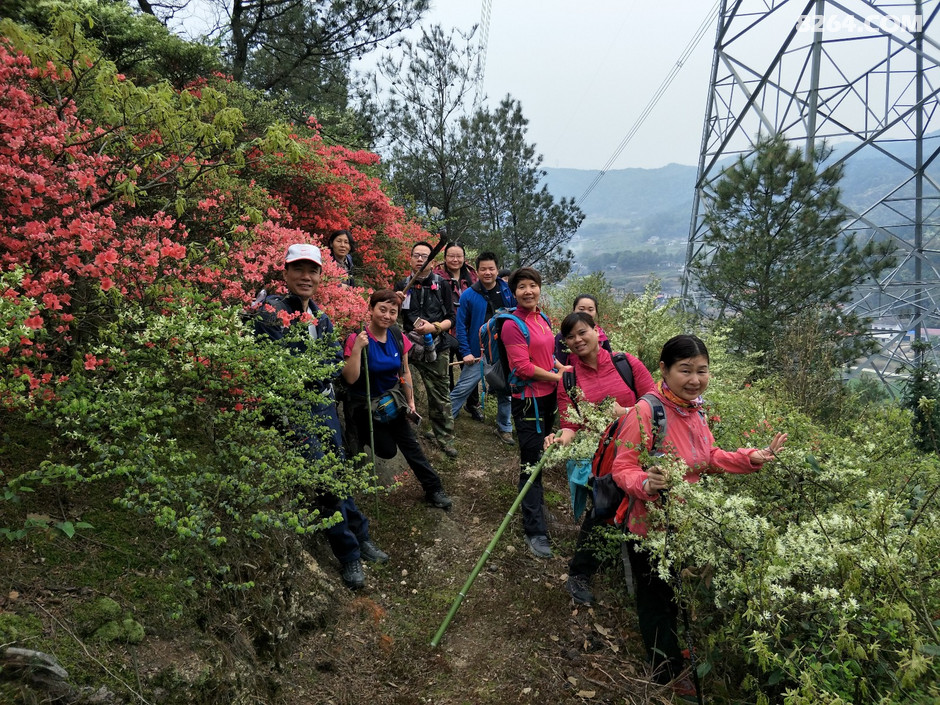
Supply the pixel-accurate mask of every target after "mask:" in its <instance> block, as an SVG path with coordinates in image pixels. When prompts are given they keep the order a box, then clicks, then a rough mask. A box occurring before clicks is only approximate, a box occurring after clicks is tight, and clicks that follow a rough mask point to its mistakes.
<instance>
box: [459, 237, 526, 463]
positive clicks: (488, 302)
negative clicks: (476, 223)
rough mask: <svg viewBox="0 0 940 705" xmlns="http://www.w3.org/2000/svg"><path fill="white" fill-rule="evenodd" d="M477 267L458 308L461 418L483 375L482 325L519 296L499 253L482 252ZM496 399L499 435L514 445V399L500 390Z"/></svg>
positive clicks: (509, 306) (502, 439)
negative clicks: (504, 276)
mask: <svg viewBox="0 0 940 705" xmlns="http://www.w3.org/2000/svg"><path fill="white" fill-rule="evenodd" d="M476 269H477V277H479V280H478V281H477V282H476V283H475V284H474V285H473V286H471V287H470V288H469V289H467V290H466V291H464V292H463V294H461V295H460V306H459V308H458V309H457V344H458V345H459V348H460V353H459V356H460V358H461V359H462V360H463V362H464V366H463V371H462V372H461V373H460V379H459V380H457V384H455V385H454V389H453V391H452V392H451V393H450V403H451V407H452V409H453V415H454V418H457V414H459V413H460V408H461V407H462V406H463V405H464V402H465V401H466V400H467V397H469V396H470V393H471V392H472V391H473V390H474V389H476V388H477V385H478V384H479V383H480V379H481V377H482V376H483V370H482V368H481V366H480V352H481V351H480V327H481V326H482V325H483V324H484V323H486V322H487V321H488V320H490V318H492V317H493V314H494V313H495V312H496V311H497V309H501V308H512V307H514V306H515V305H516V298H515V297H514V296H513V295H512V292H511V291H510V290H509V285H508V284H507V283H506V282H504V281H503V280H502V279H500V278H499V261H498V260H497V259H496V255H495V254H493V253H492V252H482V253H480V255H479V257H477V267H476ZM496 401H497V409H498V411H497V414H496V434H497V435H498V436H499V439H500V440H501V441H502V442H503V443H506V444H507V445H513V440H512V402H511V400H510V398H509V393H508V392H497V393H496Z"/></svg>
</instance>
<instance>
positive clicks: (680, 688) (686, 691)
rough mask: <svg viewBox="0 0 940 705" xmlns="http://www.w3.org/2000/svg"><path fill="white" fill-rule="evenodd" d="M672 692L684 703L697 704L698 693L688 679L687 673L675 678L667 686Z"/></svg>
mask: <svg viewBox="0 0 940 705" xmlns="http://www.w3.org/2000/svg"><path fill="white" fill-rule="evenodd" d="M669 687H670V688H672V692H673V693H675V694H676V695H677V696H678V697H679V698H680V699H681V700H684V701H685V702H691V703H694V702H697V697H696V696H697V695H698V691H697V690H695V683H693V682H692V679H691V678H689V676H688V672H686V673H685V674H683V675H681V676H679V677H678V678H676V679H675V680H674V681H672V683H670V684H669Z"/></svg>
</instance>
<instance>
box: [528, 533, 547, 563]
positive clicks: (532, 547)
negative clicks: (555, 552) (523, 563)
mask: <svg viewBox="0 0 940 705" xmlns="http://www.w3.org/2000/svg"><path fill="white" fill-rule="evenodd" d="M525 545H526V546H528V547H529V551H531V552H532V555H533V556H535V557H536V558H551V557H552V547H551V546H550V545H549V543H548V536H545V535H544V534H536V535H535V536H526V537H525Z"/></svg>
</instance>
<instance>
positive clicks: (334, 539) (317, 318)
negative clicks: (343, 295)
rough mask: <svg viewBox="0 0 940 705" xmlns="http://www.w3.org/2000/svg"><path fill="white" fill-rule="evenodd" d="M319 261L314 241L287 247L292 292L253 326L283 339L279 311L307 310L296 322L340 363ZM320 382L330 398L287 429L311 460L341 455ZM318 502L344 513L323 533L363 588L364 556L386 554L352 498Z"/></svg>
mask: <svg viewBox="0 0 940 705" xmlns="http://www.w3.org/2000/svg"><path fill="white" fill-rule="evenodd" d="M322 264H323V260H322V259H321V256H320V248H318V247H315V246H314V245H304V244H297V245H291V246H290V247H289V248H288V249H287V256H286V257H285V258H284V283H285V284H286V285H287V289H288V290H289V291H290V294H289V295H288V296H281V295H279V294H272V295H270V296H266V297H265V298H264V300H263V302H262V303H261V304H260V305H259V306H258V310H259V311H260V316H259V317H258V318H257V319H256V321H255V330H256V332H258V333H263V334H264V335H267V336H268V337H269V338H271V339H272V340H283V339H284V337H285V335H286V334H287V331H288V328H286V327H285V326H284V324H283V322H282V320H281V319H280V318H278V313H279V312H281V311H283V312H286V313H288V314H291V315H293V314H298V313H307V314H309V315H310V319H309V322H308V323H306V324H298V325H306V326H307V330H308V335H309V336H310V337H311V338H313V339H315V340H319V339H326V340H329V341H330V345H331V348H333V349H334V353H333V354H334V361H335V362H337V363H339V362H341V361H342V359H343V357H342V350H341V348H340V345H339V342H338V341H336V340H335V338H334V336H333V322H332V321H330V319H329V317H328V316H327V315H326V314H325V313H323V312H322V311H320V309H319V308H318V307H317V305H316V304H315V303H314V302H313V297H314V296H315V295H316V293H317V288H318V287H319V285H320V274H321V268H322ZM285 344H286V345H287V346H288V347H289V348H291V349H292V351H294V352H296V353H298V354H302V353H306V352H307V346H306V344H305V343H303V342H302V341H296V342H285ZM318 384H319V388H318V390H317V391H319V392H321V393H322V394H323V395H324V396H326V398H327V399H328V400H329V401H327V402H326V403H311V404H310V406H309V413H310V421H311V424H310V427H303V426H295V427H293V428H292V429H291V430H292V431H293V433H294V434H295V435H296V437H297V438H298V439H300V440H299V442H300V446H301V447H300V451H301V453H302V454H303V456H304V457H305V458H306V459H307V460H308V461H311V462H316V461H317V460H319V459H321V458H322V457H323V456H324V454H325V452H328V451H333V452H335V453H336V454H337V455H339V456H341V457H342V456H343V441H342V434H341V431H340V424H339V415H338V414H337V413H336V402H335V401H334V398H333V385H332V383H331V382H330V381H329V380H323V381H321V382H319V383H318ZM317 427H321V428H322V427H326V429H327V430H328V432H329V434H328V435H329V436H330V437H329V445H330V446H332V447H331V448H327V449H326V450H324V449H323V447H322V446H321V442H320V438H319V436H318V434H317V432H316V429H317ZM316 504H317V505H318V506H317V508H318V509H319V510H320V511H321V513H323V514H325V515H330V514H333V513H335V512H339V513H340V514H341V515H342V517H343V520H342V521H341V522H339V523H338V524H335V525H333V526H332V527H330V528H329V529H326V530H325V532H324V533H325V534H326V538H327V540H328V541H329V544H330V548H331V549H332V550H333V555H335V556H336V558H337V560H338V561H339V562H340V563H341V564H342V576H343V582H344V583H345V584H346V585H347V587H349V588H351V589H353V590H356V589H359V588H361V587H363V586H364V585H365V574H364V572H363V570H362V560H366V561H369V562H372V563H385V562H387V561H388V554H386V553H385V552H384V551H382V550H381V549H380V548H379V547H378V546H376V545H375V544H374V543H373V542H372V539H371V538H370V537H369V520H368V519H367V518H366V517H365V515H364V514H363V513H362V512H361V511H360V510H359V508H358V507H357V506H356V503H355V501H353V498H352V497H346V498H345V499H340V498H338V497H336V496H334V495H332V494H329V493H325V494H323V495H321V496H319V497H318V498H317V500H316Z"/></svg>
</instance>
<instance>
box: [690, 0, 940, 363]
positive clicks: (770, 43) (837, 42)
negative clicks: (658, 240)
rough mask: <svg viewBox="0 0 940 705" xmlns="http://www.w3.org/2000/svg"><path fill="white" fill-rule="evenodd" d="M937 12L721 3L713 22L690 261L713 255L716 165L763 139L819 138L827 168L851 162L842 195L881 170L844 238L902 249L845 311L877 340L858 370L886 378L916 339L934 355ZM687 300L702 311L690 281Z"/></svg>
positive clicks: (815, 1)
mask: <svg viewBox="0 0 940 705" xmlns="http://www.w3.org/2000/svg"><path fill="white" fill-rule="evenodd" d="M938 12H940V0H931V1H929V2H864V1H862V0H842V1H841V2H836V1H834V0H781V1H776V2H775V1H772V0H763V1H761V0H732V1H731V2H729V1H728V0H722V6H721V12H720V14H719V20H718V32H717V38H716V41H715V51H714V56H713V63H712V70H711V85H710V90H709V94H708V103H707V109H706V115H705V125H704V130H703V136H702V148H701V154H700V159H699V166H698V179H697V182H696V193H695V198H694V202H693V211H692V223H691V226H690V232H689V243H688V251H687V254H686V264H687V265H688V263H689V262H691V261H692V260H693V259H695V258H696V257H698V256H705V257H707V256H708V255H709V252H707V251H706V250H705V245H704V243H703V239H702V238H703V235H704V234H705V230H704V226H703V215H704V214H705V213H706V212H707V209H708V208H709V207H710V204H711V201H712V198H713V193H714V192H713V185H714V184H715V182H716V181H717V180H718V179H719V177H720V176H721V169H722V166H724V165H726V164H727V163H728V161H729V159H728V158H731V157H737V156H738V155H741V154H748V153H750V152H752V151H753V147H754V144H755V143H756V141H757V140H758V137H759V136H767V135H769V134H772V133H776V132H780V133H782V134H784V135H785V136H786V137H787V138H788V139H789V140H791V141H794V142H797V143H798V144H800V145H801V146H803V147H804V148H806V149H811V148H813V146H814V145H817V144H818V142H819V141H820V140H826V142H827V144H829V145H830V146H833V147H835V150H834V152H833V155H832V156H831V157H830V160H831V161H844V162H845V172H846V177H845V179H844V180H843V184H845V183H846V181H848V180H849V179H850V178H851V175H852V174H853V168H854V169H856V171H859V170H858V169H857V167H859V166H860V165H861V164H862V163H863V160H875V161H870V162H868V163H869V164H875V165H876V168H877V170H878V174H879V178H878V179H877V181H878V183H872V184H870V188H868V189H867V190H864V189H862V190H861V193H862V195H861V196H858V195H857V194H858V193H859V189H856V197H855V198H854V199H852V202H846V203H844V205H846V206H847V208H848V210H849V212H850V213H851V219H850V221H849V222H847V223H846V225H845V227H844V231H845V232H846V233H852V234H854V235H855V237H856V240H857V241H858V242H859V243H864V242H867V241H869V240H870V239H871V238H879V239H888V240H890V241H892V242H894V243H895V245H896V246H897V256H898V266H897V267H895V268H894V269H893V270H891V271H888V272H886V273H883V274H882V276H881V279H880V281H871V283H870V285H866V286H865V287H864V288H862V289H860V290H858V292H857V295H856V297H855V301H854V303H853V304H852V305H853V306H854V307H855V308H856V310H859V311H860V312H862V313H864V314H865V315H868V316H871V317H872V319H873V333H875V334H876V336H877V337H878V338H879V339H880V340H882V341H883V343H884V344H883V346H882V350H881V352H879V353H876V354H874V355H872V356H871V357H869V358H868V359H866V360H864V361H862V362H861V364H860V365H859V366H858V367H857V368H855V371H856V372H858V371H862V370H869V371H874V372H876V373H877V374H878V375H879V376H880V377H881V378H882V379H883V380H885V379H886V377H889V376H891V375H892V374H893V373H894V372H895V371H896V370H897V368H898V365H899V364H902V363H906V362H910V361H911V360H912V359H913V354H912V352H911V347H910V339H911V337H912V335H911V333H910V331H913V337H915V338H918V339H926V340H929V341H930V342H931V343H933V344H934V348H933V350H934V353H935V354H936V352H937V351H938V349H940V331H938V330H935V329H938V328H940V310H938V305H940V271H938V268H940V160H938V159H937V157H938V155H940V112H938V109H937V108H938V100H940V25H937V23H936V22H935V21H934V20H935V19H936V16H937V14H938ZM801 18H806V19H805V20H804V21H803V22H802V23H801ZM859 173H860V172H859ZM844 200H846V201H848V200H849V196H848V195H847V196H846V198H845V199H844ZM686 272H688V266H687V267H686ZM683 295H684V297H686V300H691V301H693V302H694V303H695V305H697V306H700V307H707V304H708V302H707V301H706V300H703V297H704V293H703V292H697V291H695V290H694V282H690V281H689V278H688V274H686V275H685V278H684V280H683Z"/></svg>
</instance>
